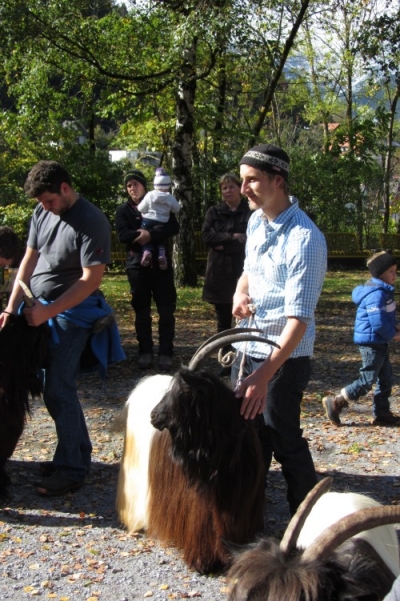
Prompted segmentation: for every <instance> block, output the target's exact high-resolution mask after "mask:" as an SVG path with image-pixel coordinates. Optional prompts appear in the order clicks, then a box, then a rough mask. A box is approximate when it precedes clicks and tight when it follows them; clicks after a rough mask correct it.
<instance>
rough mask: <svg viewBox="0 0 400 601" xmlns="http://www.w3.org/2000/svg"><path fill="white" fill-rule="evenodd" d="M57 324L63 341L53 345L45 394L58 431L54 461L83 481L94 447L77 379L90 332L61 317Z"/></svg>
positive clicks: (64, 470)
mask: <svg viewBox="0 0 400 601" xmlns="http://www.w3.org/2000/svg"><path fill="white" fill-rule="evenodd" d="M55 324H56V328H57V332H58V334H59V337H60V342H59V344H58V346H53V345H50V359H49V366H48V367H47V368H46V369H45V372H44V393H43V397H44V402H45V405H46V408H47V410H48V412H49V413H50V415H51V417H52V418H53V420H54V422H55V425H56V431H57V438H58V443H57V448H56V451H55V454H54V458H53V462H54V464H55V466H57V468H58V469H60V470H61V471H62V472H64V473H65V474H66V475H67V476H68V477H69V478H71V479H72V480H75V481H77V482H83V481H84V479H85V476H86V474H87V472H88V470H89V467H90V459H91V453H92V444H91V442H90V438H89V433H88V430H87V427H86V422H85V417H84V415H83V411H82V407H81V404H80V402H79V399H78V386H77V379H78V375H79V364H80V358H81V354H82V352H83V349H84V348H85V344H86V341H87V339H88V337H89V334H90V330H89V329H88V328H82V327H79V326H76V325H74V324H73V323H71V322H69V321H68V320H66V319H64V318H60V317H57V318H55Z"/></svg>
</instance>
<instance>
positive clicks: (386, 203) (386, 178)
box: [383, 82, 400, 234]
mask: <svg viewBox="0 0 400 601" xmlns="http://www.w3.org/2000/svg"><path fill="white" fill-rule="evenodd" d="M399 94H400V82H398V83H397V88H396V91H395V94H394V97H393V99H392V102H391V103H390V120H389V126H388V134H387V149H386V154H385V162H384V167H383V210H384V213H383V231H384V233H385V234H386V233H387V231H388V229H389V217H390V172H391V169H392V154H393V127H394V120H395V117H396V108H397V101H398V99H399Z"/></svg>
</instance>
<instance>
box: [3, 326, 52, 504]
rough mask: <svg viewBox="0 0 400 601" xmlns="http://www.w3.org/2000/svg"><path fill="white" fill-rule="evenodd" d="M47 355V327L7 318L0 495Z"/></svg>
mask: <svg viewBox="0 0 400 601" xmlns="http://www.w3.org/2000/svg"><path fill="white" fill-rule="evenodd" d="M47 354H48V327H47V325H41V326H39V327H32V326H29V325H28V324H27V322H26V320H25V318H24V317H23V316H22V315H18V316H14V315H13V316H10V318H9V319H8V321H7V324H6V325H5V326H4V327H3V328H1V329H0V495H3V496H4V495H6V493H7V484H8V482H9V479H8V476H7V474H6V471H5V465H6V461H7V459H9V457H11V455H12V454H13V452H14V449H15V447H16V446H17V443H18V440H19V439H20V437H21V434H22V432H23V430H24V426H25V422H26V417H27V415H28V414H29V411H30V405H29V395H30V396H32V397H35V396H39V395H40V394H41V392H42V383H41V380H40V379H39V377H38V371H39V369H40V368H42V367H44V365H45V362H46V358H47Z"/></svg>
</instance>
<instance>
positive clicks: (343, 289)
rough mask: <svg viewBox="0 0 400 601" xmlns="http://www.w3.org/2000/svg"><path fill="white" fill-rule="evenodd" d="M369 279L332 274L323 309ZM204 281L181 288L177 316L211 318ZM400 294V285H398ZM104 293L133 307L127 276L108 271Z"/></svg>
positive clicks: (361, 274) (119, 305) (361, 273)
mask: <svg viewBox="0 0 400 601" xmlns="http://www.w3.org/2000/svg"><path fill="white" fill-rule="evenodd" d="M367 278H368V272H367V271H366V270H362V269H360V270H352V271H328V273H327V275H326V278H325V282H324V286H323V289H322V294H321V299H320V302H319V307H321V305H323V303H324V302H325V301H329V302H332V301H334V302H337V303H338V304H340V303H341V302H346V303H348V302H352V301H351V293H352V291H353V289H354V288H355V286H357V285H358V284H362V283H363V282H365V281H366V280H367ZM203 282H204V278H199V283H198V286H197V287H196V288H189V287H187V286H185V287H180V288H178V289H177V314H178V315H179V314H182V316H185V317H189V316H193V317H194V318H201V317H203V316H207V317H209V316H210V311H213V308H212V306H211V305H210V304H209V303H206V302H204V301H203V300H202V299H201V294H202V287H203ZM397 288H398V290H399V291H400V282H398V286H397ZM101 289H102V291H103V292H104V295H105V297H106V299H107V302H108V303H109V304H110V305H111V306H112V307H114V309H115V310H116V311H117V312H119V311H124V312H125V311H126V310H127V308H130V294H129V283H128V280H127V277H126V275H125V274H124V273H113V272H108V273H107V274H106V275H105V277H104V278H103V282H102V286H101Z"/></svg>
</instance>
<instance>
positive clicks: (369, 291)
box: [352, 278, 396, 344]
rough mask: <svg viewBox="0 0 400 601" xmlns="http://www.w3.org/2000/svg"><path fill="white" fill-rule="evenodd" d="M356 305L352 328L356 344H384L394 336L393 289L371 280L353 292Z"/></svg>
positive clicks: (376, 280) (376, 279) (378, 281)
mask: <svg viewBox="0 0 400 601" xmlns="http://www.w3.org/2000/svg"><path fill="white" fill-rule="evenodd" d="M352 299H353V301H354V302H355V304H356V305H357V313H356V321H355V326H354V342H355V343H356V344H384V343H388V342H390V341H391V340H392V338H393V336H394V335H395V334H396V302H395V300H394V287H393V286H391V285H390V284H385V282H383V281H382V280H379V279H378V278H371V279H370V280H368V281H367V282H365V284H362V285H360V286H357V287H356V288H354V290H353V294H352Z"/></svg>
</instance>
